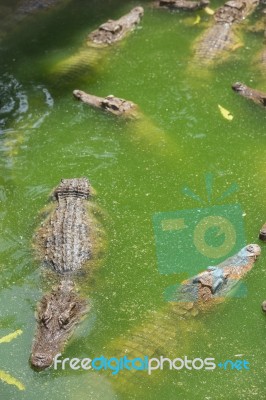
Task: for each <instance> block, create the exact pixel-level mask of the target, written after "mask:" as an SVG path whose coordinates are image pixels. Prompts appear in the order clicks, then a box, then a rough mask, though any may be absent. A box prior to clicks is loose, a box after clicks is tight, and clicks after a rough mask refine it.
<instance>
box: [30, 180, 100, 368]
mask: <svg viewBox="0 0 266 400" xmlns="http://www.w3.org/2000/svg"><path fill="white" fill-rule="evenodd" d="M91 193H92V188H91V186H90V184H89V181H88V180H87V179H86V178H79V179H63V180H62V181H61V184H60V185H59V186H58V187H57V188H56V189H55V191H54V193H53V198H54V201H55V203H56V208H55V209H54V210H53V211H52V212H51V213H50V215H49V216H48V218H47V219H46V221H45V222H44V224H43V225H42V227H41V228H40V229H39V230H38V232H37V234H36V239H37V247H38V251H39V256H40V257H41V258H42V260H43V261H45V263H46V264H48V265H49V266H50V267H51V269H52V271H54V272H53V275H54V276H55V280H57V281H59V284H58V285H57V287H55V288H53V290H52V291H51V292H50V293H48V294H45V295H44V296H43V298H42V299H41V301H40V303H39V305H38V307H37V327H36V334H35V339H34V342H33V346H32V353H31V359H30V361H31V364H32V366H34V367H35V368H37V369H43V368H46V367H49V366H50V365H51V364H52V362H53V357H54V356H55V355H56V354H57V353H58V352H60V351H62V350H63V348H64V345H65V343H66V342H67V340H68V339H69V338H70V336H71V335H72V333H73V330H74V328H75V326H76V325H77V324H78V322H80V321H81V320H82V318H83V317H84V315H85V314H86V313H87V312H88V311H89V309H90V307H89V305H88V302H87V301H86V300H85V299H84V298H83V297H82V296H81V295H79V294H78V293H77V291H76V288H75V280H77V279H78V275H80V274H81V272H82V270H83V269H84V268H83V267H84V266H85V264H87V263H88V262H90V268H89V271H88V272H92V270H93V265H92V264H91V262H92V260H93V258H94V259H95V258H96V257H95V256H96V255H98V254H96V253H97V251H99V248H100V246H101V244H102V243H101V240H102V237H101V235H100V233H101V232H100V229H99V226H98V225H97V222H96V220H95V219H94V217H93V215H92V212H91V210H90V208H89V204H88V203H89V202H88V199H89V197H90V196H91ZM94 262H95V261H94ZM84 272H85V271H84ZM46 278H48V273H47V274H46ZM83 279H84V277H83Z"/></svg>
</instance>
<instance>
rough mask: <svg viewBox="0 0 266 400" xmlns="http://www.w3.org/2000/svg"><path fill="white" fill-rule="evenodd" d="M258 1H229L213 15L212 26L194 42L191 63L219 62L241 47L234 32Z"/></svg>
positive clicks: (207, 63) (206, 63)
mask: <svg viewBox="0 0 266 400" xmlns="http://www.w3.org/2000/svg"><path fill="white" fill-rule="evenodd" d="M258 4H259V0H229V1H227V2H226V3H225V4H224V5H223V6H222V7H220V8H218V9H217V10H216V11H215V13H214V15H213V23H212V25H211V26H210V27H209V28H208V29H207V30H206V31H205V32H204V33H203V35H202V36H201V37H200V38H199V39H198V40H197V41H196V43H195V48H194V60H193V62H194V63H195V64H196V65H197V66H198V65H199V64H201V65H210V64H212V63H213V62H216V63H218V62H221V61H223V60H224V59H225V58H226V57H228V55H229V52H230V51H233V50H235V49H237V48H238V47H240V46H242V43H241V40H240V37H239V33H238V32H237V30H236V27H237V25H239V24H240V23H241V22H242V21H243V20H244V19H246V18H247V17H248V16H249V15H250V14H251V13H252V12H253V11H254V10H255V9H256V7H257V5H258Z"/></svg>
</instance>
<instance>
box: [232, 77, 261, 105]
mask: <svg viewBox="0 0 266 400" xmlns="http://www.w3.org/2000/svg"><path fill="white" fill-rule="evenodd" d="M232 89H233V90H234V91H235V92H237V93H239V94H240V95H241V96H243V97H246V98H247V99H250V100H252V101H254V103H256V104H260V105H262V106H264V107H266V93H264V92H261V91H260V90H256V89H252V88H251V87H248V86H246V85H245V84H244V83H241V82H236V83H234V84H233V85H232Z"/></svg>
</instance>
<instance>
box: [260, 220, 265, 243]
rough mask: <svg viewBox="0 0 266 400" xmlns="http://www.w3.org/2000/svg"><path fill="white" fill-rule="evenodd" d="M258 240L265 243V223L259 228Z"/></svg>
mask: <svg viewBox="0 0 266 400" xmlns="http://www.w3.org/2000/svg"><path fill="white" fill-rule="evenodd" d="M259 238H260V240H263V241H264V242H266V223H265V224H264V225H263V226H262V227H261V230H260V234H259Z"/></svg>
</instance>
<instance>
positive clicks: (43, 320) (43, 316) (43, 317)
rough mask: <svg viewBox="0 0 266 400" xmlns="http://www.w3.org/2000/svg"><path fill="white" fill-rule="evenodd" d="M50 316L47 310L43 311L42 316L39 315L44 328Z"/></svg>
mask: <svg viewBox="0 0 266 400" xmlns="http://www.w3.org/2000/svg"><path fill="white" fill-rule="evenodd" d="M51 318H52V315H51V313H49V311H48V310H45V311H44V313H43V314H41V315H40V321H41V322H42V323H43V325H44V326H47V325H48V322H49V321H50V320H51Z"/></svg>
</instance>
